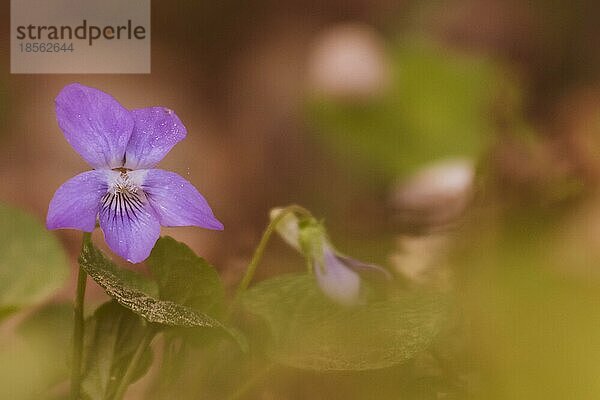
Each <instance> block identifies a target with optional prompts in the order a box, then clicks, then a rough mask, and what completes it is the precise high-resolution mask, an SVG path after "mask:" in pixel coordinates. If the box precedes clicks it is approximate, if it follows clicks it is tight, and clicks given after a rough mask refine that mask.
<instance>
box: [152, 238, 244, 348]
mask: <svg viewBox="0 0 600 400" xmlns="http://www.w3.org/2000/svg"><path fill="white" fill-rule="evenodd" d="M148 264H149V265H150V270H151V271H152V273H153V275H154V277H155V278H156V280H157V282H158V287H159V293H160V298H161V299H162V300H166V301H173V302H175V303H177V304H181V305H184V306H186V307H189V308H191V309H193V310H194V311H196V312H199V313H202V314H207V315H209V316H211V317H214V318H219V317H220V316H221V315H222V313H223V310H224V301H225V289H224V287H223V283H222V282H221V279H220V278H219V274H218V273H217V271H216V270H215V268H214V267H213V266H212V265H210V264H209V263H208V262H207V261H206V260H204V259H203V258H201V257H198V256H197V255H196V254H195V253H194V252H193V251H192V250H191V249H190V248H189V247H188V246H186V245H185V244H184V243H181V242H178V241H176V240H175V239H173V238H171V237H168V236H167V237H162V238H160V239H159V240H158V241H157V243H156V245H155V246H154V249H152V253H151V254H150V258H149V259H148ZM226 331H227V332H228V333H229V334H230V335H231V336H232V337H233V338H234V339H235V341H236V342H237V343H238V345H240V347H241V349H242V350H243V351H246V350H247V343H246V339H245V337H244V336H243V335H242V333H241V332H239V331H237V330H235V329H233V328H231V327H228V328H227V329H226ZM182 335H183V336H185V337H186V338H187V339H189V341H190V343H191V344H197V345H206V344H207V343H208V342H210V341H212V340H213V339H215V338H217V337H218V332H215V331H214V330H208V331H207V330H193V331H187V332H184V331H181V330H179V331H178V332H177V336H182Z"/></svg>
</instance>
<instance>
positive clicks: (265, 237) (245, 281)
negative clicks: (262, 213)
mask: <svg viewBox="0 0 600 400" xmlns="http://www.w3.org/2000/svg"><path fill="white" fill-rule="evenodd" d="M291 213H296V214H300V215H303V216H306V217H312V214H311V213H310V211H308V210H307V209H305V208H303V207H300V206H297V205H291V206H288V207H285V208H284V209H283V210H281V212H280V213H279V214H278V215H277V217H275V218H273V219H272V220H271V222H270V223H269V225H267V227H266V228H265V231H264V232H263V234H262V237H261V239H260V242H259V243H258V247H257V248H256V250H255V251H254V254H253V255H252V260H250V264H248V267H247V268H246V273H245V274H244V277H243V278H242V281H241V282H240V285H239V286H238V288H237V290H236V293H235V297H234V300H233V303H232V308H233V306H235V305H236V304H237V302H238V301H239V299H240V296H241V295H242V293H244V291H245V290H246V289H247V288H248V286H250V282H252V278H254V274H255V273H256V269H257V268H258V264H259V263H260V261H261V260H262V256H263V253H264V252H265V248H266V247H267V244H268V243H269V239H271V235H272V234H273V232H274V231H275V228H276V227H277V224H278V223H279V222H280V221H281V220H282V219H283V218H284V217H285V216H286V215H288V214H291Z"/></svg>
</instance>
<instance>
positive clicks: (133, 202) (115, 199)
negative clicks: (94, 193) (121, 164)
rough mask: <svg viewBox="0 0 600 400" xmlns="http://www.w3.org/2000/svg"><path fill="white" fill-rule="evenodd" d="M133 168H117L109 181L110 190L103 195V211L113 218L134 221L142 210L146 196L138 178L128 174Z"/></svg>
mask: <svg viewBox="0 0 600 400" xmlns="http://www.w3.org/2000/svg"><path fill="white" fill-rule="evenodd" d="M130 171H131V170H128V169H126V168H115V169H113V170H112V173H111V175H110V178H109V182H108V191H107V192H106V194H105V195H104V196H103V197H102V202H101V212H104V213H108V216H109V217H110V218H112V219H113V220H115V219H117V218H120V219H121V221H122V222H124V220H125V219H127V220H129V221H133V220H136V219H137V213H138V212H142V207H143V206H144V202H145V200H146V196H145V194H144V192H143V190H142V189H141V187H140V185H139V184H138V182H136V180H135V179H134V178H133V177H132V176H131V175H130V174H128V172H130Z"/></svg>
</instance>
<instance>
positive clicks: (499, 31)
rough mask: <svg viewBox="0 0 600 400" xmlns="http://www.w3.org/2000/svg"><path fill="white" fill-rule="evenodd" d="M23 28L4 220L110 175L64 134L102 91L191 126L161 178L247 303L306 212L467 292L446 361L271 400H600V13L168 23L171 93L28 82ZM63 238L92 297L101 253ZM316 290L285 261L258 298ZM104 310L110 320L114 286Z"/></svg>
mask: <svg viewBox="0 0 600 400" xmlns="http://www.w3.org/2000/svg"><path fill="white" fill-rule="evenodd" d="M0 7H1V8H0V15H2V22H3V23H2V27H3V28H2V29H0V59H1V62H0V182H1V184H0V201H2V202H3V203H6V204H11V205H13V206H16V207H19V208H21V209H24V210H26V211H28V212H29V213H31V214H33V215H35V216H36V217H37V218H38V219H39V220H40V221H43V220H44V219H45V213H46V210H47V205H48V202H49V201H50V199H51V198H52V195H53V194H54V191H55V190H56V189H57V188H58V186H59V185H61V184H62V183H63V182H64V181H65V180H67V179H68V178H70V177H72V176H74V175H75V174H76V173H79V172H82V171H84V170H87V169H88V167H87V165H86V164H85V163H84V161H83V160H82V159H81V158H80V157H79V155H78V154H77V153H75V152H74V151H73V150H72V148H71V147H70V146H69V145H68V143H67V142H66V140H64V137H63V135H62V133H61V131H60V129H59V128H58V126H57V124H56V120H55V115H54V98H55V96H56V95H57V94H58V92H59V91H60V89H61V88H62V87H63V86H65V85H66V84H68V83H71V82H80V83H82V84H85V85H89V86H93V87H97V88H99V89H101V90H103V91H106V92H108V93H110V94H112V95H113V96H114V97H115V98H117V99H118V100H119V101H120V102H121V103H122V104H123V105H124V106H125V107H127V108H138V107H146V106H152V105H162V106H166V107H169V108H171V109H173V110H175V111H176V112H177V114H178V116H179V117H180V118H181V119H182V121H183V122H184V124H185V125H186V127H187V129H188V132H189V134H188V137H187V139H186V140H185V141H184V142H182V143H181V144H179V145H178V146H176V147H175V148H174V149H173V150H172V151H171V152H170V153H169V155H168V156H167V157H166V158H165V159H164V161H163V162H162V163H161V164H160V166H161V167H162V168H164V169H168V170H172V171H175V172H178V173H180V174H181V175H182V176H184V177H185V178H186V179H188V180H190V181H191V182H192V183H193V184H194V185H195V186H196V187H197V188H198V189H199V190H200V192H201V193H203V194H204V196H205V197H206V198H207V200H208V202H209V203H210V204H211V206H212V208H213V210H214V212H215V215H216V216H217V217H218V218H219V219H220V220H221V221H222V222H223V223H224V225H225V230H224V231H223V232H211V231H203V230H200V229H194V228H178V229H164V232H163V233H164V234H169V235H172V236H173V237H175V238H177V239H178V240H181V241H183V242H185V243H187V244H188V245H189V246H190V247H192V248H193V249H194V250H195V251H196V252H197V253H198V254H200V255H202V256H203V257H205V258H206V259H208V260H209V261H210V262H211V263H213V264H214V265H215V266H216V267H217V269H218V270H219V273H220V274H221V276H222V278H223V280H224V281H225V284H226V286H227V287H228V288H232V287H234V285H235V284H236V283H237V282H238V280H239V279H240V277H241V275H242V273H243V270H244V268H245V266H246V265H247V263H248V261H249V259H250V257H251V254H252V251H253V249H254V247H255V246H256V244H257V242H258V240H259V239H260V235H261V233H262V230H263V229H264V227H265V226H266V224H267V223H268V213H269V210H270V209H271V208H272V207H275V206H282V205H287V204H290V203H297V204H301V205H303V206H304V207H306V208H308V209H310V210H311V211H312V212H313V213H314V214H315V215H316V216H317V217H319V218H324V220H325V223H326V225H327V226H328V228H329V231H330V235H331V237H332V240H333V242H334V243H335V244H336V245H337V247H338V248H339V250H340V251H342V252H344V253H347V254H351V255H352V256H355V257H357V258H360V259H364V260H365V261H369V262H373V263H378V264H380V265H383V266H385V267H387V268H389V269H390V270H392V271H394V273H395V275H396V277H397V278H398V280H399V281H401V282H402V284H403V285H406V286H407V287H426V288H438V289H439V288H442V289H444V290H451V291H453V292H454V293H455V294H456V297H457V299H458V301H457V303H458V307H457V308H458V311H457V315H456V318H455V319H456V322H455V323H454V325H453V326H452V328H451V329H450V332H449V333H448V334H447V335H445V336H444V338H441V339H440V341H439V343H437V344H436V349H437V351H436V352H435V354H436V357H437V362H436V363H431V362H430V358H431V356H430V355H428V356H423V357H420V358H417V359H415V360H412V361H411V362H410V363H408V364H403V365H401V366H398V367H392V368H388V369H384V370H379V371H369V372H362V373H356V372H355V373H329V374H316V373H312V372H303V371H300V370H294V369H292V368H284V367H280V368H279V369H277V370H276V371H274V372H273V371H271V372H270V373H271V374H272V375H271V376H270V377H266V378H261V379H258V380H257V382H256V384H255V385H254V386H253V387H252V388H250V389H248V393H246V396H247V398H257V399H303V398H312V399H354V398H356V399H388V398H389V399H396V398H406V399H457V398H485V399H554V398H556V399H565V398H569V399H591V398H598V397H600V379H598V376H600V262H599V261H600V250H599V249H600V246H599V244H600V203H599V202H598V201H597V200H598V193H597V183H598V181H599V180H600V48H599V47H598V45H597V42H598V38H600V24H598V18H599V17H600V3H598V2H597V1H593V0H577V1H547V0H544V1H542V0H534V1H529V2H523V1H516V0H459V1H444V2H440V1H428V0H425V1H410V0H406V1H390V0H344V1H337V0H331V1H325V2H318V1H285V2H276V1H254V2H249V3H241V2H236V1H228V0H225V1H219V2H217V1H213V2H194V1H172V2H158V1H154V2H153V4H152V36H151V37H152V73H151V74H149V75H11V74H9V52H8V50H9V15H10V14H9V5H8V2H3V4H2V5H1V6H0ZM56 235H57V237H58V238H59V239H60V241H61V243H62V244H63V245H64V246H65V247H66V248H67V250H68V254H69V255H70V262H71V265H72V267H73V277H74V271H75V268H76V257H77V254H78V249H79V246H80V233H79V232H75V231H58V232H56ZM99 238H100V237H99ZM96 242H97V243H101V242H102V240H101V239H100V240H96ZM135 268H140V269H143V268H144V266H143V265H141V266H136V267H135ZM302 268H303V260H302V259H301V258H299V257H296V256H295V255H294V253H293V252H292V251H290V250H289V249H287V248H286V247H285V245H284V244H283V243H282V242H280V241H274V242H273V243H272V245H271V246H270V248H269V251H268V254H267V256H266V259H265V262H264V263H263V265H262V266H261V267H260V269H259V274H258V276H257V280H260V279H263V278H265V277H268V276H273V275H277V274H280V273H282V272H286V271H297V270H302ZM73 285H74V284H73V283H71V284H70V285H67V286H65V287H63V288H62V289H61V290H60V291H59V292H58V294H56V295H55V296H54V297H53V298H52V300H51V301H60V300H61V299H70V298H72V295H73V290H74V286H73ZM88 296H89V298H90V301H92V302H94V301H97V302H100V301H101V300H102V299H103V297H102V296H103V294H102V291H101V290H100V289H98V288H95V287H94V286H93V285H90V292H89V293H88ZM432 364H435V365H434V366H432ZM197 367H198V368H201V366H197ZM144 385H146V386H147V385H148V382H147V381H146V382H144V381H143V382H141V383H140V384H138V385H137V386H136V387H135V388H134V389H135V390H137V391H138V392H139V393H145V392H144V389H143V388H144ZM201 392H202V391H201V390H199V392H193V390H191V393H201ZM139 396H140V397H139V398H144V397H143V395H142V394H140V395H139ZM132 398H134V397H132ZM182 398H183V397H182ZM191 398H194V397H191ZM195 398H197V397H195ZM217 398H218V397H217Z"/></svg>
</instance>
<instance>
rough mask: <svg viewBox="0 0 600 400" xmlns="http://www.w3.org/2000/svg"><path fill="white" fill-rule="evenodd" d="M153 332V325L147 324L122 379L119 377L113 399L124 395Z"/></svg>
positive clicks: (117, 399) (116, 399) (118, 398)
mask: <svg viewBox="0 0 600 400" xmlns="http://www.w3.org/2000/svg"><path fill="white" fill-rule="evenodd" d="M154 333H155V330H154V327H152V326H149V327H148V328H146V331H145V332H144V336H143V337H142V340H140V343H139V344H138V347H137V349H135V353H134V354H133V357H131V361H130V362H129V365H128V366H127V369H126V370H125V375H123V379H121V382H119V386H118V387H117V390H116V392H115V395H114V397H113V399H114V400H121V399H122V398H123V396H124V395H125V392H126V391H127V388H128V387H129V384H130V383H131V381H132V380H133V376H134V374H135V372H136V370H137V368H138V365H139V363H140V360H141V359H142V356H143V355H144V352H145V351H146V349H147V348H148V346H149V345H150V342H152V339H153V338H154Z"/></svg>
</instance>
